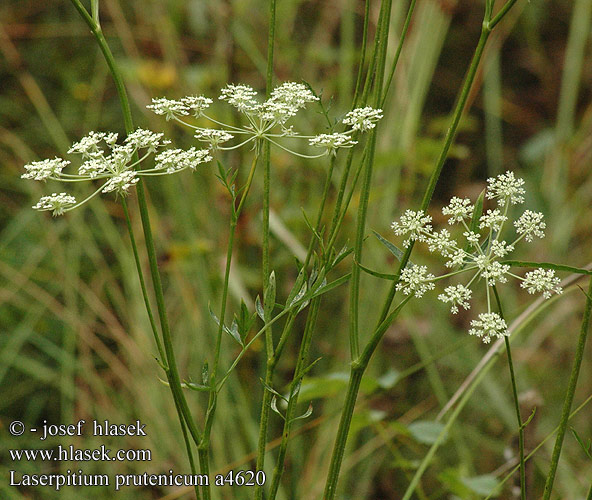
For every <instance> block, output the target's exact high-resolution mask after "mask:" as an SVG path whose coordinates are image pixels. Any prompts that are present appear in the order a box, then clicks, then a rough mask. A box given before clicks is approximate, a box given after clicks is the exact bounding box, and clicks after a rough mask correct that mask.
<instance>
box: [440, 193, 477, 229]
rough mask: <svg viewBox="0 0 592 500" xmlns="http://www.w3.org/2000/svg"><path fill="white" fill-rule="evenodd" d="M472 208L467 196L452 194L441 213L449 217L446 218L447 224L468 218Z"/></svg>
mask: <svg viewBox="0 0 592 500" xmlns="http://www.w3.org/2000/svg"><path fill="white" fill-rule="evenodd" d="M474 209H475V207H474V206H473V205H472V203H471V200H469V199H468V198H458V197H457V196H453V197H452V199H451V200H450V203H449V204H448V205H447V206H445V207H444V208H442V214H443V215H447V216H449V217H450V218H449V219H448V224H454V223H455V222H462V221H463V220H465V219H470V218H471V217H472V215H473V210H474Z"/></svg>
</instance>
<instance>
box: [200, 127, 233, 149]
mask: <svg viewBox="0 0 592 500" xmlns="http://www.w3.org/2000/svg"><path fill="white" fill-rule="evenodd" d="M193 137H195V138H196V139H197V140H198V141H201V142H207V143H209V144H210V147H211V148H212V149H216V148H217V147H218V146H219V145H220V144H223V143H225V142H227V141H229V140H230V139H234V136H233V135H232V134H229V133H228V132H226V131H225V130H217V129H214V128H200V129H198V130H197V131H196V132H195V135H194V136H193Z"/></svg>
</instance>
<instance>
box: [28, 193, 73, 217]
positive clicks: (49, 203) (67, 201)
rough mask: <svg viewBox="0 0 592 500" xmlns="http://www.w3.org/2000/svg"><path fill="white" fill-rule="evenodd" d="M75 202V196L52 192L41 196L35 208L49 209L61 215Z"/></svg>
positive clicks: (54, 213)
mask: <svg viewBox="0 0 592 500" xmlns="http://www.w3.org/2000/svg"><path fill="white" fill-rule="evenodd" d="M75 204H76V198H74V196H70V195H69V194H68V193H60V194H57V193H53V194H51V195H49V196H42V197H41V199H40V200H39V201H38V202H37V204H36V205H33V208H34V209H35V210H51V211H52V212H53V215H54V216H55V215H62V214H63V213H64V211H65V210H66V209H67V208H69V207H72V206H74V205H75Z"/></svg>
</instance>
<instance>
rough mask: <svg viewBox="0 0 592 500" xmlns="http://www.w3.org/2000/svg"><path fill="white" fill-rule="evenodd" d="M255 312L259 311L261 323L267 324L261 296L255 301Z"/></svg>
mask: <svg viewBox="0 0 592 500" xmlns="http://www.w3.org/2000/svg"><path fill="white" fill-rule="evenodd" d="M255 311H257V316H259V317H260V318H261V321H263V322H265V312H264V311H263V306H262V305H261V298H260V297H259V295H257V298H256V299H255Z"/></svg>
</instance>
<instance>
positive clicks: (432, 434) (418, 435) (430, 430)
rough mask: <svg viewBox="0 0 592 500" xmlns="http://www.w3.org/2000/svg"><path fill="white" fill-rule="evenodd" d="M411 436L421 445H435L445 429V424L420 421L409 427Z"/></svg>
mask: <svg viewBox="0 0 592 500" xmlns="http://www.w3.org/2000/svg"><path fill="white" fill-rule="evenodd" d="M408 429H409V432H410V433H411V436H412V437H413V438H414V439H415V440H416V441H417V442H419V443H422V444H429V445H431V444H434V443H435V442H436V440H437V439H438V436H439V435H440V432H442V429H444V424H443V423H441V422H436V421H433V420H418V421H416V422H413V423H411V424H409V426H408Z"/></svg>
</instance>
